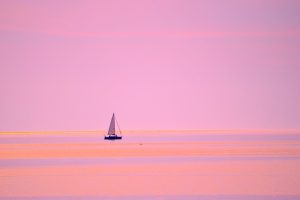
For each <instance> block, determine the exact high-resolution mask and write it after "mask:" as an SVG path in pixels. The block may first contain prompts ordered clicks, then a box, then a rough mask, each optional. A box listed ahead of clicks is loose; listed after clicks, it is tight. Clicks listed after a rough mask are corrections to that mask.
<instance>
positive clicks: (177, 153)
mask: <svg viewBox="0 0 300 200" xmlns="http://www.w3.org/2000/svg"><path fill="white" fill-rule="evenodd" d="M0 151H1V152H0V199H30V200H31V199H32V200H33V199H34V200H35V199H109V200H110V199H133V200H134V199H172V200H173V199H174V200H175V199H176V200H177V199H203V200H217V199H222V200H225V199H226V200H227V199H228V200H229V199H231V200H248V199H253V200H258V199H259V200H260V199H266V200H275V199H276V200H281V199H282V200H283V199H287V200H292V199H300V191H299V188H300V181H299V180H300V153H299V152H300V134H296V133H293V134H291V133H286V134H284V133H280V134H278V133H277V134H272V133H263V134H251V133H240V134H239V133H234V134H231V133H220V134H216V133H214V134H210V133H200V134H197V133H174V134H172V133H153V134H149V133H147V134H145V133H140V134H139V133H135V134H127V135H124V139H123V140H121V141H104V140H103V135H102V134H89V133H87V134H84V133H81V134H46V135H40V134H21V135H18V134H15V135H7V134H2V135H0ZM111 152H117V153H111ZM118 152H120V153H121V154H118Z"/></svg>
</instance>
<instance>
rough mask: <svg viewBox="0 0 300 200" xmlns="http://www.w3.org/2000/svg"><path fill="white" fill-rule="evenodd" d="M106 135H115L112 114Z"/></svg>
mask: <svg viewBox="0 0 300 200" xmlns="http://www.w3.org/2000/svg"><path fill="white" fill-rule="evenodd" d="M107 134H108V135H116V128H115V113H113V116H112V118H111V121H110V125H109V129H108V133H107Z"/></svg>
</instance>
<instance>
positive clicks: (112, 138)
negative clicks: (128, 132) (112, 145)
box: [104, 135, 122, 140]
mask: <svg viewBox="0 0 300 200" xmlns="http://www.w3.org/2000/svg"><path fill="white" fill-rule="evenodd" d="M104 139H105V140H121V139H122V136H117V135H110V136H104Z"/></svg>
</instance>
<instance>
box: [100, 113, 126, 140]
mask: <svg viewBox="0 0 300 200" xmlns="http://www.w3.org/2000/svg"><path fill="white" fill-rule="evenodd" d="M116 122H117V121H116V119H115V113H113V116H112V118H111V121H110V124H109V129H108V132H107V134H106V135H105V136H104V139H105V140H120V139H122V132H121V130H120V127H119V124H118V122H117V126H118V129H119V132H120V135H117V134H116V127H115V124H116Z"/></svg>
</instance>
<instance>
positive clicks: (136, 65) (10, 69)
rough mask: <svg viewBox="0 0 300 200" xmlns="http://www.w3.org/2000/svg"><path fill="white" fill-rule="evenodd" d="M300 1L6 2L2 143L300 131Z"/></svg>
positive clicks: (0, 13)
mask: <svg viewBox="0 0 300 200" xmlns="http://www.w3.org/2000/svg"><path fill="white" fill-rule="evenodd" d="M299 10H300V1H297V0H281V1H278V0H266V1H258V0H257V1H256V0H244V1H239V0H226V1H225V0H224V1H223V0H220V1H210V0H206V1H201V0H194V1H193V0H181V1H179V0H172V1H171V0H153V1H152V0H151V1H150V0H149V1H140V0H136V1H125V0H124V1H109V0H107V1H83V0H82V1H59V3H55V2H54V1H51V0H48V1H29V0H28V1H26V0H24V1H8V0H7V1H1V2H0V44H1V45H0V55H1V59H0V69H1V71H0V72H1V73H0V94H1V96H0V97H1V98H0V131H24V130H29V131H30V130H95V129H107V127H108V123H109V120H110V117H111V114H112V112H116V115H117V119H118V121H119V124H120V126H121V128H122V129H228V128H237V129H244V128H245V129H260V128H271V129H277V128H283V129H284V128H300V106H299V102H300V92H299V91H300V56H299V52H300V21H299V19H300V12H299Z"/></svg>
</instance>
